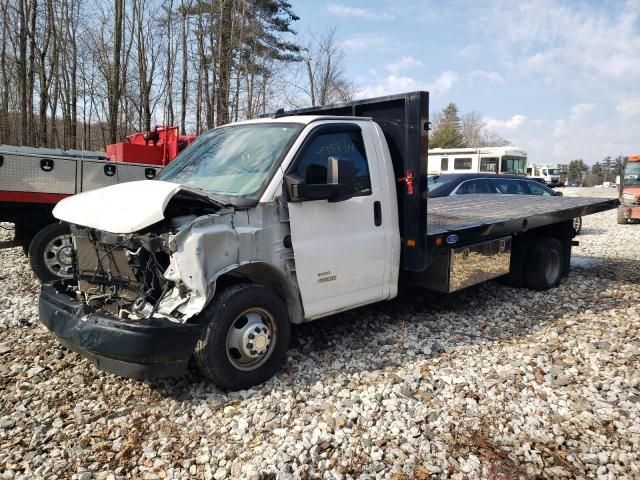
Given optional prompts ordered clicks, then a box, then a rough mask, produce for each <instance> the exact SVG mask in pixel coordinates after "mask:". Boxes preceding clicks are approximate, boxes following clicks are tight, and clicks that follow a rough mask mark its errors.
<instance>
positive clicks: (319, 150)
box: [295, 128, 371, 195]
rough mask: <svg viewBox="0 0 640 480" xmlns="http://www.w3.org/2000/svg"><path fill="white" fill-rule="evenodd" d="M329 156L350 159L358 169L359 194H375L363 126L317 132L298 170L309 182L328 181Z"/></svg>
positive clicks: (357, 187)
mask: <svg viewBox="0 0 640 480" xmlns="http://www.w3.org/2000/svg"><path fill="white" fill-rule="evenodd" d="M329 157H336V158H338V159H343V160H350V161H351V163H352V164H353V166H354V168H355V170H356V191H357V192H358V193H357V195H370V194H371V177H370V176H369V165H368V163H367V154H366V152H365V148H364V141H363V140H362V133H361V132H360V129H359V128H358V129H355V128H354V129H349V130H345V131H342V132H335V131H333V132H327V133H320V134H318V135H316V136H315V137H314V138H313V140H311V143H310V144H308V145H307V147H306V148H305V151H304V153H303V155H302V157H301V158H300V160H299V161H298V163H297V165H296V168H295V172H296V173H297V174H298V175H299V176H300V177H302V178H304V179H305V181H306V182H307V184H309V185H322V184H326V183H327V172H328V164H329Z"/></svg>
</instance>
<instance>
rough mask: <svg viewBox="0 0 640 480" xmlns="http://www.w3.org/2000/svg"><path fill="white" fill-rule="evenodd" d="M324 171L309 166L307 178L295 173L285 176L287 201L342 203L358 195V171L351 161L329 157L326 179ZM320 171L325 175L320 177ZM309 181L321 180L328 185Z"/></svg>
mask: <svg viewBox="0 0 640 480" xmlns="http://www.w3.org/2000/svg"><path fill="white" fill-rule="evenodd" d="M324 170H325V168H324V167H319V166H318V165H309V167H308V168H307V172H306V177H307V178H301V177H300V176H299V175H297V174H295V173H291V174H289V175H285V177H284V182H285V189H286V192H287V201H289V202H304V201H312V200H328V201H329V202H342V201H344V200H348V199H350V198H351V197H353V195H354V194H355V193H356V169H355V167H354V166H353V164H352V163H351V161H350V160H345V159H340V158H336V157H329V159H328V162H327V168H326V177H325V175H324ZM319 171H322V173H323V175H321V176H319V174H318V173H319ZM325 178H326V180H325ZM308 179H311V180H312V181H313V180H314V179H318V180H319V179H321V180H325V181H326V183H308ZM315 181H317V180H315Z"/></svg>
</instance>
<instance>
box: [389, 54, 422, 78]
mask: <svg viewBox="0 0 640 480" xmlns="http://www.w3.org/2000/svg"><path fill="white" fill-rule="evenodd" d="M415 67H422V62H421V61H420V60H418V59H416V58H415V57H413V56H411V55H404V56H403V57H401V58H399V59H398V61H397V62H393V63H389V64H387V65H386V67H385V68H386V69H387V70H389V71H390V72H391V73H393V74H395V75H397V74H398V73H400V71H402V70H406V69H408V68H415Z"/></svg>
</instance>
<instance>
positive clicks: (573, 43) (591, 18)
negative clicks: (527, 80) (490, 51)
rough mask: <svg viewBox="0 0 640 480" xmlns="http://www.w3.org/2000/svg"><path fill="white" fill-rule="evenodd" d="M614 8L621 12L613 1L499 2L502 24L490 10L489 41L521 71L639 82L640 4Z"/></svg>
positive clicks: (484, 22) (563, 76)
mask: <svg viewBox="0 0 640 480" xmlns="http://www.w3.org/2000/svg"><path fill="white" fill-rule="evenodd" d="M614 4H615V5H620V7H621V8H619V9H613V8H611V6H612V5H611V4H609V3H608V2H602V3H596V4H589V5H587V4H580V3H578V4H569V3H567V2H561V1H559V0H530V1H528V2H510V3H500V22H496V21H495V15H496V10H495V9H490V11H487V14H486V16H485V17H484V19H483V24H485V25H486V26H487V32H488V35H489V39H488V41H491V42H493V45H494V48H495V49H496V50H500V56H501V57H502V59H503V60H504V61H505V63H507V64H511V65H512V66H513V67H514V68H515V69H516V70H522V69H524V70H525V71H527V72H534V73H539V74H542V75H545V76H549V75H551V76H553V77H555V78H566V79H579V78H580V76H581V75H583V74H588V75H595V76H598V77H605V78H617V79H621V80H625V79H627V80H628V79H634V78H640V31H639V30H638V28H637V23H638V20H639V18H640V2H638V1H628V2H626V3H624V4H623V3H622V2H620V3H619V4H616V3H615V2H614ZM497 33H499V35H496V34H497ZM523 59H524V60H523Z"/></svg>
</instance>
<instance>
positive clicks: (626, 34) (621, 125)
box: [292, 0, 640, 163]
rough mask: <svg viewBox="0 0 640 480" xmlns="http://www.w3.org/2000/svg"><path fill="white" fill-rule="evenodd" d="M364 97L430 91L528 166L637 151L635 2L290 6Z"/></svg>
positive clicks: (638, 18) (435, 104)
mask: <svg viewBox="0 0 640 480" xmlns="http://www.w3.org/2000/svg"><path fill="white" fill-rule="evenodd" d="M292 3H293V7H294V11H295V12H296V13H297V14H298V15H299V16H300V17H301V20H300V22H297V25H296V28H297V30H298V31H299V33H301V34H305V33H308V32H320V31H322V30H325V29H328V28H334V27H335V28H336V29H337V32H336V35H337V37H338V40H339V42H340V44H341V47H342V49H343V51H344V54H345V64H346V69H347V74H348V77H349V78H350V79H352V80H353V81H354V82H355V83H356V84H357V85H358V89H359V90H358V96H359V97H368V96H377V95H386V94H391V93H400V92H404V91H411V90H423V89H425V90H429V91H430V92H431V111H432V112H433V111H436V110H439V109H441V108H442V107H444V106H445V105H446V104H447V103H448V102H450V101H453V102H455V103H456V104H457V105H458V107H459V108H460V110H461V112H463V113H464V112H468V111H472V110H475V111H478V112H480V113H481V114H482V115H483V116H484V117H486V118H485V120H486V121H487V124H488V125H489V127H490V128H491V129H492V130H494V131H495V132H496V133H498V134H500V135H502V136H503V137H505V138H507V139H508V140H510V141H511V142H513V143H514V144H516V145H518V146H520V147H522V148H524V149H525V150H527V151H528V152H529V158H530V160H531V161H532V162H535V163H547V162H549V163H551V162H562V163H565V162H568V161H570V160H572V159H574V158H582V159H584V160H585V161H586V162H587V163H594V162H596V161H598V160H601V159H602V158H603V157H604V156H606V155H613V156H615V155H618V154H624V155H629V154H632V153H640V0H628V1H624V0H618V1H614V0H602V1H596V0H592V1H559V0H527V1H502V0H483V1H473V0H453V1H435V0H433V1H427V0H423V1H412V2H401V1H391V0H371V1H357V0H352V1H347V0H343V1H336V2H331V1H328V2H318V1H312V0H298V1H292Z"/></svg>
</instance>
